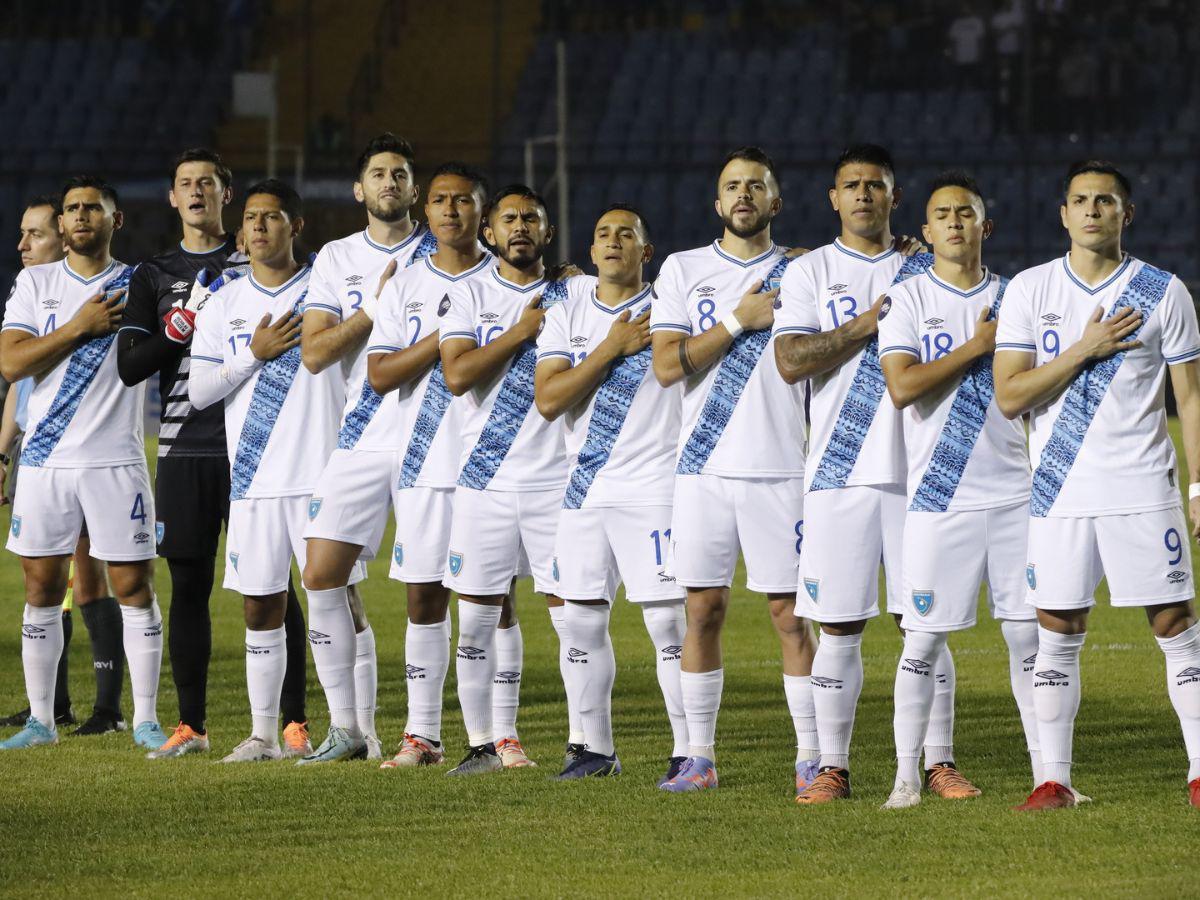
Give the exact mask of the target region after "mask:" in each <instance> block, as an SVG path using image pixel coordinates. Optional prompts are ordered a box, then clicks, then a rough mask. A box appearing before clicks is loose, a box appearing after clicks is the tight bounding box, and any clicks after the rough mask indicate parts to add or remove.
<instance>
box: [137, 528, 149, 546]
mask: <svg viewBox="0 0 1200 900" xmlns="http://www.w3.org/2000/svg"><path fill="white" fill-rule="evenodd" d="M133 542H134V543H135V544H147V543H149V542H150V534H149V532H145V531H139V532H138V533H137V534H135V535H134V536H133Z"/></svg>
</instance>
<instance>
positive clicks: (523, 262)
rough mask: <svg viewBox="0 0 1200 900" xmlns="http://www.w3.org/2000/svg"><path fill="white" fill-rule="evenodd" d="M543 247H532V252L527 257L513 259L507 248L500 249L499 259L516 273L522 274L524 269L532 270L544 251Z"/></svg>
mask: <svg viewBox="0 0 1200 900" xmlns="http://www.w3.org/2000/svg"><path fill="white" fill-rule="evenodd" d="M545 249H546V248H545V247H544V246H537V245H534V247H533V252H532V254H531V255H530V256H528V257H515V256H513V255H512V254H511V253H510V252H509V249H508V247H503V248H500V250H499V253H500V258H501V259H502V260H504V261H505V262H506V263H508V264H509V265H510V266H512V267H513V268H514V269H517V270H518V271H521V272H524V271H525V270H526V269H530V268H533V267H534V266H536V265H537V264H538V261H539V260H541V258H542V253H543V252H544V251H545Z"/></svg>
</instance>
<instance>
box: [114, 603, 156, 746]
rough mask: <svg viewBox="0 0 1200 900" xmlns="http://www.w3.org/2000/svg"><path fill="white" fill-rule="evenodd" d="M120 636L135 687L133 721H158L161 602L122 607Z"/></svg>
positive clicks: (132, 684) (136, 723)
mask: <svg viewBox="0 0 1200 900" xmlns="http://www.w3.org/2000/svg"><path fill="white" fill-rule="evenodd" d="M121 624H122V626H123V628H122V629H121V639H122V640H123V641H124V644H125V662H126V664H127V665H128V666H129V683H130V686H131V687H132V688H133V724H134V727H135V728H136V727H137V726H138V725H141V724H142V723H143V722H155V723H157V722H158V711H157V709H156V708H155V707H156V706H157V704H158V676H159V672H160V670H161V669H162V653H163V627H162V613H161V612H159V609H158V601H157V600H154V599H151V600H150V605H149V606H142V607H137V606H124V605H122V606H121Z"/></svg>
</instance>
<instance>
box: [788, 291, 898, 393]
mask: <svg viewBox="0 0 1200 900" xmlns="http://www.w3.org/2000/svg"><path fill="white" fill-rule="evenodd" d="M883 300H884V298H883V297H880V298H879V299H878V300H876V301H875V305H874V306H872V307H871V308H870V309H869V310H867V312H865V313H863V314H862V315H861V316H858V317H856V318H853V319H851V320H850V321H849V322H846V323H845V324H843V325H841V326H840V327H838V328H835V329H834V330H833V331H821V332H818V333H816V334H792V333H785V334H779V335H777V336H776V337H775V365H776V367H777V368H778V369H779V374H780V375H782V376H783V380H784V381H786V382H787V383H788V384H795V383H796V382H798V381H805V380H807V379H809V378H815V377H816V376H818V375H824V374H825V373H826V372H829V371H832V370H833V369H836V368H837V367H838V366H840V365H842V364H843V363H844V362H846V360H848V359H850V358H851V357H853V356H854V354H856V353H858V351H859V350H861V349H862V348H863V346H864V345H865V344H866V343H867V341H869V340H870V339H871V338H873V337H874V336H875V334H876V332H878V331H879V308H880V306H881V305H882V304H883Z"/></svg>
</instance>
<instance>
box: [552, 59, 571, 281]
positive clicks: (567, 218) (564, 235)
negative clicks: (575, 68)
mask: <svg viewBox="0 0 1200 900" xmlns="http://www.w3.org/2000/svg"><path fill="white" fill-rule="evenodd" d="M554 50H555V53H554V55H555V61H556V64H557V66H556V68H557V75H558V78H557V79H556V80H557V82H558V84H557V88H558V98H557V99H558V104H557V105H558V134H557V135H556V136H555V137H556V142H555V149H556V150H557V151H558V165H557V169H556V172H555V176H556V177H555V181H556V182H557V185H556V186H557V188H558V241H557V243H558V261H559V262H560V263H565V262H566V261H567V254H568V253H569V252H570V249H571V191H570V181H569V176H568V175H567V42H566V41H565V40H563V39H562V38H561V37H560V38H559V39H558V43H557V44H556V45H555V48H554Z"/></svg>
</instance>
